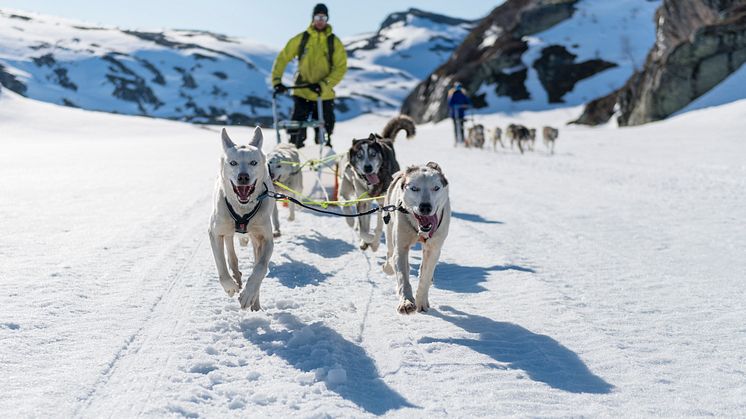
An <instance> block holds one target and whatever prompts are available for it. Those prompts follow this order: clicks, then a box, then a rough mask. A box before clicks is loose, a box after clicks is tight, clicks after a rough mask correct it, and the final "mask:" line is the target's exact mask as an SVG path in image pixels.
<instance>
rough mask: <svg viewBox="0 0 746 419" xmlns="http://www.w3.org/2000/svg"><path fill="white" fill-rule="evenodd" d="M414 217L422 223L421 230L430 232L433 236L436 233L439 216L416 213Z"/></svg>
mask: <svg viewBox="0 0 746 419" xmlns="http://www.w3.org/2000/svg"><path fill="white" fill-rule="evenodd" d="M414 218H416V219H417V222H418V223H419V224H420V230H421V231H424V232H427V233H429V236H430V237H432V236H433V234H435V230H436V229H437V228H438V216H437V215H435V214H433V215H417V214H414Z"/></svg>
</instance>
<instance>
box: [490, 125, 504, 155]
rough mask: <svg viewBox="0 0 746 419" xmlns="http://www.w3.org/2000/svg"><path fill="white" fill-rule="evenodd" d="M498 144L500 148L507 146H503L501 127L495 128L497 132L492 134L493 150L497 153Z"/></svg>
mask: <svg viewBox="0 0 746 419" xmlns="http://www.w3.org/2000/svg"><path fill="white" fill-rule="evenodd" d="M498 143H499V144H500V147H502V148H505V144H503V130H502V129H500V127H495V132H494V133H492V150H494V151H497V144H498Z"/></svg>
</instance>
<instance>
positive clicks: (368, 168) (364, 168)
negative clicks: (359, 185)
mask: <svg viewBox="0 0 746 419" xmlns="http://www.w3.org/2000/svg"><path fill="white" fill-rule="evenodd" d="M363 170H364V171H365V173H370V172H372V171H373V166H372V165H370V164H366V165H365V166H363Z"/></svg>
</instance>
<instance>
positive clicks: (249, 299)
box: [238, 281, 262, 311]
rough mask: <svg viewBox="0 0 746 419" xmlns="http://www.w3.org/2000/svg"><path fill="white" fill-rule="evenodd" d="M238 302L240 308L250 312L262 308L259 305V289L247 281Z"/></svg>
mask: <svg viewBox="0 0 746 419" xmlns="http://www.w3.org/2000/svg"><path fill="white" fill-rule="evenodd" d="M238 302H239V303H240V304H241V308H242V309H244V310H246V309H251V311H259V310H261V309H262V306H261V305H260V304H259V287H258V286H256V284H255V283H253V282H251V281H249V282H248V283H247V284H246V288H244V289H243V291H241V294H240V295H239V296H238Z"/></svg>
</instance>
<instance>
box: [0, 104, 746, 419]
mask: <svg viewBox="0 0 746 419" xmlns="http://www.w3.org/2000/svg"><path fill="white" fill-rule="evenodd" d="M0 102H1V105H2V106H0V126H2V135H0V144H1V145H2V147H3V150H4V152H3V153H2V154H0V188H2V191H3V194H2V195H3V198H5V197H10V198H9V199H3V200H1V201H0V211H2V214H3V218H2V227H3V237H2V239H1V241H0V266H2V275H1V277H2V280H1V281H0V307H2V308H1V309H0V315H1V317H0V346H1V347H2V348H3V349H2V351H1V352H0V377H3V378H2V379H0V380H2V381H1V382H0V384H1V385H2V386H3V388H4V394H5V397H3V398H2V400H1V401H0V409H2V411H3V412H6V413H7V414H8V415H9V416H40V415H49V414H50V412H53V414H55V415H59V416H81V417H90V416H107V417H133V416H146V417H151V416H164V415H169V414H170V415H182V416H190V417H194V416H209V417H223V416H228V417H231V416H246V415H252V416H270V415H275V416H288V415H291V414H292V415H300V416H303V417H308V416H327V415H328V416H355V417H359V416H372V415H386V416H395V417H403V416H407V417H411V416H416V417H425V416H427V417H445V416H449V417H451V416H461V417H477V416H482V417H484V416H489V417H494V416H507V415H529V416H571V415H572V416H579V415H583V416H600V415H620V414H624V415H631V416H650V415H658V416H691V415H705V414H707V415H718V416H734V415H736V414H737V413H738V412H741V411H743V409H746V385H744V381H743V377H744V376H746V371H745V370H744V368H743V366H742V365H744V357H743V352H742V347H743V345H744V344H746V329H744V328H743V322H742V319H743V317H744V315H745V314H746V308H744V306H743V303H742V302H743V301H744V299H745V298H744V297H746V296H745V295H744V293H745V291H744V289H743V287H742V280H743V277H744V273H746V261H744V259H743V258H742V253H743V249H744V248H746V231H744V229H745V227H744V224H743V223H742V220H741V218H742V216H741V214H744V213H746V198H745V197H744V196H743V193H742V191H743V190H746V188H745V187H746V166H744V162H743V157H742V156H743V155H745V153H744V152H745V151H746V150H744V148H746V143H744V142H743V141H742V137H741V135H742V134H741V133H742V132H743V131H744V129H745V128H746V126H745V125H744V124H746V122H744V121H746V118H745V117H746V103H743V102H741V103H735V104H732V105H729V106H724V107H721V108H718V109H714V110H704V111H700V112H694V113H691V114H686V115H683V116H681V117H677V118H675V119H673V120H671V121H668V122H664V123H661V124H654V125H651V126H648V127H643V128H635V129H622V130H619V129H614V128H610V127H609V128H601V129H586V128H578V127H570V128H567V127H563V128H561V132H560V139H559V141H558V144H557V151H558V154H557V155H555V156H553V157H550V156H548V155H547V154H546V153H544V152H543V151H542V150H541V147H540V146H539V147H538V148H539V150H537V152H535V153H528V154H526V155H523V156H521V155H519V154H518V152H517V151H512V152H511V151H510V150H498V151H497V152H493V151H491V150H490V151H487V150H465V149H456V150H454V149H453V147H452V139H451V135H452V134H451V133H452V128H451V126H450V125H449V122H448V121H446V122H444V123H443V124H439V125H424V126H421V127H418V135H417V138H416V139H414V140H412V141H407V140H406V139H404V138H403V137H400V138H399V139H397V142H396V149H397V156H398V158H399V161H400V163H401V164H402V165H403V166H406V165H408V164H412V163H425V162H427V161H428V160H433V161H437V162H439V163H440V164H441V165H442V166H443V170H444V172H445V174H446V176H447V177H448V180H449V182H450V187H449V188H450V194H451V200H452V203H453V208H454V213H453V217H454V218H453V221H452V224H451V230H450V234H449V237H448V239H447V240H446V244H445V247H444V250H443V256H442V258H441V262H440V264H439V265H438V267H437V269H436V272H435V285H434V288H433V289H432V290H431V305H432V307H433V308H432V309H431V311H430V312H428V313H427V314H416V315H411V316H401V315H399V314H398V313H396V310H395V308H396V305H397V300H396V296H395V287H394V281H395V280H394V278H392V277H387V276H385V275H384V274H383V273H382V271H381V268H380V266H381V264H382V259H383V255H384V248H383V247H381V248H380V249H379V251H378V253H376V254H373V253H370V252H362V251H360V250H359V249H357V247H356V245H355V243H356V240H355V237H354V233H353V232H352V230H351V229H349V228H348V227H347V225H346V223H345V222H344V220H342V219H341V218H340V219H337V218H335V217H331V216H325V215H317V214H314V213H311V212H308V211H301V212H299V213H298V214H297V220H296V222H294V223H288V222H283V236H282V237H281V238H279V239H278V240H277V241H276V245H275V252H274V255H273V257H272V262H271V265H270V273H269V275H268V277H267V278H266V279H265V280H264V283H263V285H262V306H263V307H264V311H262V312H259V313H251V312H246V311H241V310H240V309H239V308H238V302H237V301H236V299H235V298H229V297H227V295H226V294H225V293H224V292H223V291H222V289H221V287H220V285H219V283H218V281H217V275H216V270H215V267H214V262H213V260H212V254H211V252H210V249H209V244H208V242H207V219H208V217H209V212H210V208H211V205H212V202H211V200H212V197H211V195H212V188H213V185H214V179H215V176H216V170H217V168H218V162H217V159H218V157H219V153H220V145H219V134H218V132H217V130H214V129H212V128H210V127H204V128H201V127H193V126H187V125H182V124H178V123H172V122H163V121H155V120H146V119H140V118H131V117H121V116H112V115H105V114H98V113H90V112H83V111H79V110H72V109H67V108H59V107H55V106H52V105H46V104H40V103H36V102H33V101H28V100H25V99H22V98H18V97H17V96H14V95H10V94H9V95H6V96H4V97H2V98H0ZM572 112H577V110H572V111H570V110H568V111H560V112H548V113H538V114H520V115H514V116H513V117H511V118H507V117H504V116H498V115H495V116H489V117H484V118H482V119H481V121H482V122H484V123H485V124H486V125H487V126H488V127H492V126H495V125H501V126H503V127H504V126H505V125H507V123H509V122H513V121H523V122H525V123H527V124H529V125H531V126H541V125H542V124H545V123H548V124H552V125H559V122H561V121H565V120H569V119H571V117H572V116H573V115H571V113H572ZM39 115H44V124H40V123H39V119H38V118H39ZM714 120H717V121H721V126H720V127H719V128H718V134H719V136H718V138H712V137H711V136H710V137H707V133H708V132H710V131H709V130H710V128H711V127H712V122H711V121H714ZM384 123H385V118H381V117H377V116H367V117H363V118H358V119H356V120H354V121H350V122H346V123H341V124H339V125H338V127H337V132H336V133H335V146H336V147H337V150H338V151H342V150H344V148H345V145H346V144H348V142H349V139H350V138H352V137H364V136H367V134H368V133H370V132H377V131H380V129H381V127H382V126H383V124H384ZM230 132H231V135H232V136H233V137H234V138H235V139H237V140H238V139H244V140H247V139H248V138H249V134H250V130H249V129H246V128H232V129H231V130H230ZM268 146H271V144H270V145H268ZM280 211H281V216H282V217H285V216H286V215H287V212H286V211H287V210H286V209H284V208H281V210H280ZM249 254H250V250H249V249H248V248H239V258H240V264H241V267H242V269H243V270H244V271H246V270H248V269H249V268H250V266H251V258H250V255H249ZM420 254H421V253H420V252H419V251H414V252H413V253H412V256H411V261H412V266H413V271H416V268H417V267H418V265H419V257H420Z"/></svg>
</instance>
